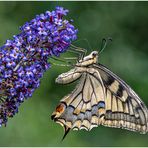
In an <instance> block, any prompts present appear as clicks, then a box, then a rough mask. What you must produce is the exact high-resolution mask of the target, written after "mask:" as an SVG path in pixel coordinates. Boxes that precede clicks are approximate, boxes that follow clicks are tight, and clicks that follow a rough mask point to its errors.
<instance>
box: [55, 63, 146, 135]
mask: <svg viewBox="0 0 148 148" xmlns="http://www.w3.org/2000/svg"><path fill="white" fill-rule="evenodd" d="M92 68H93V71H95V72H93V73H92V72H91V70H92ZM88 69H89V68H88ZM52 119H54V121H55V122H57V123H60V124H61V125H62V126H63V127H64V129H65V133H66V132H67V131H69V129H75V130H79V129H86V130H91V129H92V128H93V127H97V126H98V125H104V126H109V127H116V128H124V129H128V130H132V131H139V132H141V133H146V132H147V130H148V111H147V108H146V106H145V105H144V103H143V102H142V101H141V99H140V98H139V97H138V96H137V94H136V93H135V92H134V91H133V90H132V89H131V88H130V87H129V86H128V85H127V84H126V83H125V82H124V81H123V80H121V79H120V78H119V77H118V76H116V75H115V74H114V73H112V72H111V71H110V70H108V69H107V68H105V67H104V66H103V65H96V64H94V65H91V66H90V70H87V72H86V73H83V74H82V77H81V79H80V81H79V84H78V85H77V86H76V88H75V89H74V91H73V92H72V93H70V94H69V95H67V96H66V97H64V98H63V99H62V100H61V101H60V104H59V105H58V106H57V108H56V110H55V112H54V113H53V114H52Z"/></svg>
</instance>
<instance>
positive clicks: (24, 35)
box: [0, 7, 77, 126]
mask: <svg viewBox="0 0 148 148" xmlns="http://www.w3.org/2000/svg"><path fill="white" fill-rule="evenodd" d="M67 13H68V10H66V9H64V8H62V7H56V9H55V10H54V11H51V12H50V11H46V12H45V13H44V14H40V15H37V16H36V17H35V18H34V19H32V20H31V21H30V22H26V23H25V24H24V25H23V26H22V27H20V31H21V32H20V33H19V34H18V35H14V36H13V39H12V40H7V41H6V43H5V44H4V45H3V46H2V47H0V126H1V125H3V124H4V125H6V122H7V120H8V117H13V116H14V115H15V114H16V113H17V112H18V107H19V106H20V104H21V103H22V102H24V100H25V99H28V98H29V97H31V96H32V94H33V92H34V91H35V89H36V88H38V87H39V85H40V78H41V77H42V76H43V73H44V72H45V71H47V70H48V69H49V68H50V63H49V62H48V59H49V58H50V57H52V56H59V55H60V54H61V53H63V52H65V51H66V50H67V49H68V47H69V46H70V44H71V42H72V41H74V40H76V38H77V29H75V27H74V26H73V25H72V24H71V23H70V22H69V21H68V20H66V19H64V18H63V17H64V16H66V15H67Z"/></svg>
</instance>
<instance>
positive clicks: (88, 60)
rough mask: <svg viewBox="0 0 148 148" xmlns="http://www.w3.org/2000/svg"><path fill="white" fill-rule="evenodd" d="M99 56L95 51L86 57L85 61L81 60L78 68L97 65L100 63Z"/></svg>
mask: <svg viewBox="0 0 148 148" xmlns="http://www.w3.org/2000/svg"><path fill="white" fill-rule="evenodd" d="M98 56H99V53H98V51H93V52H91V53H90V54H89V55H88V56H85V57H84V58H83V59H81V60H79V61H78V63H77V64H76V66H89V65H92V64H96V63H98Z"/></svg>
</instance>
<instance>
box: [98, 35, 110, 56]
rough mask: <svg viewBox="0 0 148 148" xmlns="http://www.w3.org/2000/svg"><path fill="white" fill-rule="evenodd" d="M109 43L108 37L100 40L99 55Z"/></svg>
mask: <svg viewBox="0 0 148 148" xmlns="http://www.w3.org/2000/svg"><path fill="white" fill-rule="evenodd" d="M109 41H112V38H110V37H109V38H107V39H105V38H103V39H102V43H101V48H100V49H101V50H100V51H99V53H102V52H103V50H104V49H105V48H106V46H107V44H108V42H109Z"/></svg>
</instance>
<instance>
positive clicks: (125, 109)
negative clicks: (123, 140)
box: [93, 64, 148, 133]
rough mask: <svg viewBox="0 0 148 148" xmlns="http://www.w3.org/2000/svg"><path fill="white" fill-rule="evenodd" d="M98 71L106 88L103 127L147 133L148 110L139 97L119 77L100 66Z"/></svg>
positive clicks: (97, 66)
mask: <svg viewBox="0 0 148 148" xmlns="http://www.w3.org/2000/svg"><path fill="white" fill-rule="evenodd" d="M93 66H94V68H95V69H98V71H99V73H100V75H101V78H102V81H103V83H104V86H105V88H106V99H105V104H106V113H105V118H104V123H103V125H105V126H111V127H118V128H120V127H121V128H125V129H128V130H132V131H139V132H141V133H146V132H147V131H148V110H147V107H146V106H145V104H144V103H143V101H142V100H141V99H140V98H139V97H138V95H137V94H136V93H135V92H134V91H133V90H132V89H131V88H130V87H129V86H128V85H127V84H126V83H125V82H124V81H123V80H121V79H120V78H119V77H118V76H117V75H115V74H114V73H113V72H111V71H110V70H109V69H107V68H106V67H105V66H103V65H101V64H99V65H96V64H94V65H93Z"/></svg>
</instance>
